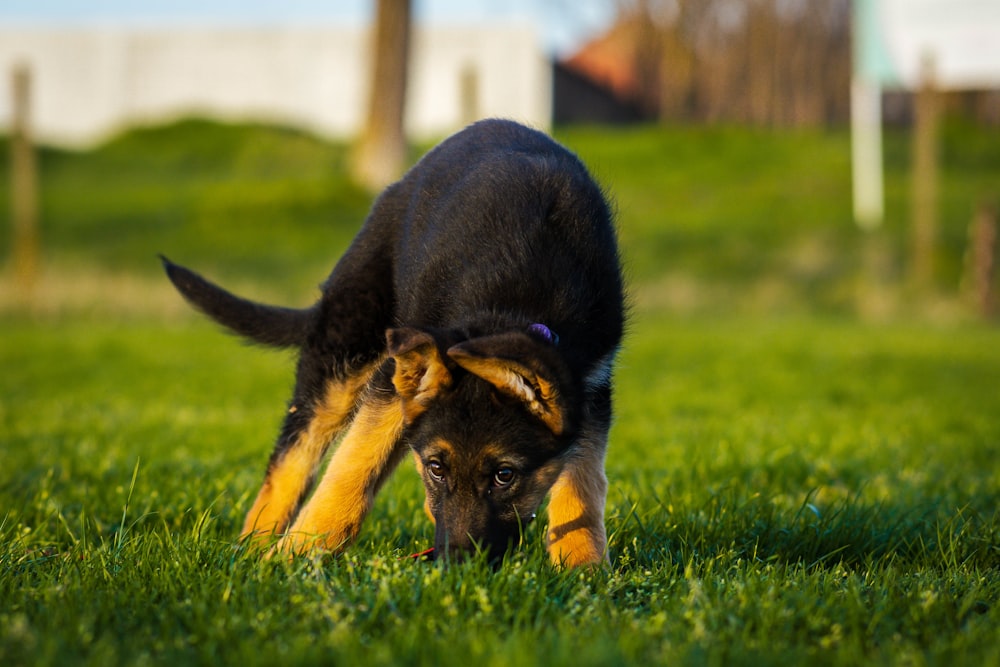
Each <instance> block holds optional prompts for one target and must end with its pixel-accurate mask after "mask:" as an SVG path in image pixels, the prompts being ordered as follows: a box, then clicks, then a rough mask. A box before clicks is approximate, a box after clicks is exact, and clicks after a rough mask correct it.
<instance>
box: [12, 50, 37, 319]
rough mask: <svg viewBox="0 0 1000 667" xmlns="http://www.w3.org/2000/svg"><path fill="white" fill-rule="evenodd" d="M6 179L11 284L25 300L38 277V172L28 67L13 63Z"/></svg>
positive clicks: (32, 289) (28, 297)
mask: <svg viewBox="0 0 1000 667" xmlns="http://www.w3.org/2000/svg"><path fill="white" fill-rule="evenodd" d="M11 100H12V102H13V104H12V107H13V108H12V110H11V111H12V113H11V128H10V166H11V169H10V174H11V176H10V178H11V197H10V201H11V219H12V221H13V226H14V229H13V243H12V254H13V257H12V259H13V264H14V285H15V289H16V290H17V292H18V296H19V297H20V298H21V299H23V300H25V301H28V300H30V297H31V293H32V292H33V291H34V288H35V283H36V282H37V280H38V253H39V240H38V236H39V235H38V171H37V164H36V162H35V149H34V146H33V145H32V140H31V70H30V69H29V68H28V66H27V65H25V64H19V65H16V66H15V67H14V69H13V71H12V73H11Z"/></svg>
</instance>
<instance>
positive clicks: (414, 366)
mask: <svg viewBox="0 0 1000 667" xmlns="http://www.w3.org/2000/svg"><path fill="white" fill-rule="evenodd" d="M413 339H414V341H415V342H417V344H416V345H415V346H414V347H413V348H411V349H407V350H402V351H398V352H397V353H396V354H395V359H396V370H395V371H394V373H393V376H392V384H393V386H394V387H395V388H396V392H397V393H398V394H399V395H400V396H401V397H402V399H403V414H404V416H405V417H406V423H407V424H410V423H412V422H413V421H414V420H415V419H416V418H417V417H419V416H420V415H421V414H423V413H424V412H425V411H426V410H427V406H428V405H429V404H430V402H431V400H433V399H434V397H435V396H437V395H438V393H439V392H440V391H441V390H442V389H445V388H446V387H448V386H450V385H451V382H452V378H451V373H449V372H448V369H447V368H446V367H445V364H444V361H443V360H442V359H441V354H440V352H438V349H437V344H436V343H435V342H434V339H433V338H431V337H430V336H429V335H428V334H424V333H420V334H417V335H415V336H414V337H413Z"/></svg>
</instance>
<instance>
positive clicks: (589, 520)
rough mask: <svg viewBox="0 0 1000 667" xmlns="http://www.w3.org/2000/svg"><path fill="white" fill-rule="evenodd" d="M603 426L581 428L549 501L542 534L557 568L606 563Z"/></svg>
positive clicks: (606, 487)
mask: <svg viewBox="0 0 1000 667" xmlns="http://www.w3.org/2000/svg"><path fill="white" fill-rule="evenodd" d="M606 447H607V428H606V427H604V428H596V429H594V430H591V431H590V432H588V431H587V430H585V431H584V434H583V436H582V437H581V439H580V441H579V443H578V445H577V450H576V451H575V452H573V454H572V456H571V458H570V459H569V460H568V461H567V462H566V465H565V467H564V468H563V470H562V472H561V473H560V474H559V477H558V479H556V483H555V484H554V485H553V486H552V490H551V492H550V493H551V498H550V500H549V528H548V533H547V535H546V538H547V539H546V542H547V548H548V552H549V558H550V559H551V560H552V562H553V563H554V564H555V565H557V566H561V567H577V566H580V565H599V564H603V563H606V562H608V553H607V549H608V538H607V533H606V531H605V528H604V504H605V502H606V499H607V493H608V480H607V477H606V476H605V474H604V451H605V449H606Z"/></svg>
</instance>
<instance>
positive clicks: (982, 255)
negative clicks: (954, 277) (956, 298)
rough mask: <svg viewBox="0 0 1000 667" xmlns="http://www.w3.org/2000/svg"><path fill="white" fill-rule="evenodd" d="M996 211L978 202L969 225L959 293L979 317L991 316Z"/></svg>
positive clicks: (994, 268) (995, 247)
mask: <svg viewBox="0 0 1000 667" xmlns="http://www.w3.org/2000/svg"><path fill="white" fill-rule="evenodd" d="M996 251H997V212H996V209H995V208H994V207H993V206H991V205H989V204H987V203H982V204H980V205H979V207H978V208H977V209H976V213H975V215H974V216H973V218H972V223H971V224H970V225H969V246H968V248H967V249H966V252H965V267H964V271H963V276H962V291H963V293H964V294H965V297H966V298H967V299H968V301H969V302H970V303H971V304H972V305H973V307H974V308H975V310H976V312H977V313H978V314H979V315H980V316H981V317H982V318H983V319H989V318H990V317H992V316H993V309H994V307H995V301H994V290H993V280H994V276H995V273H996Z"/></svg>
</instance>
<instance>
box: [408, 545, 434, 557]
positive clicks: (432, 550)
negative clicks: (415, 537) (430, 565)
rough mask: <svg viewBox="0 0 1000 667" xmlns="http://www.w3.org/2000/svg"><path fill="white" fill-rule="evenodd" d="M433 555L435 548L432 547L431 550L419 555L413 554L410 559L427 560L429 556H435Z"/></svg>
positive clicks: (421, 552)
mask: <svg viewBox="0 0 1000 667" xmlns="http://www.w3.org/2000/svg"><path fill="white" fill-rule="evenodd" d="M433 555H434V547H431V548H430V549H425V550H424V551H420V552H418V553H415V554H411V555H410V556H409V558H414V559H416V558H427V557H428V556H433Z"/></svg>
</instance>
